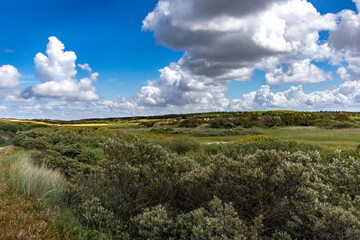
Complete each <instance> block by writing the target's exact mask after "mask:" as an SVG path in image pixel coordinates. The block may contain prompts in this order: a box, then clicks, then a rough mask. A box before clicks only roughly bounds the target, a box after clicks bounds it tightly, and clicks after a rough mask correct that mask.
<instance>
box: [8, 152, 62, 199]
mask: <svg viewBox="0 0 360 240" xmlns="http://www.w3.org/2000/svg"><path fill="white" fill-rule="evenodd" d="M1 169H2V172H3V173H4V174H3V175H2V176H1V177H2V178H3V179H2V180H3V181H6V182H7V183H8V185H9V186H10V187H11V188H12V189H14V190H16V191H18V192H20V193H22V194H25V195H26V196H29V197H32V198H36V199H39V200H41V201H44V202H46V203H49V204H57V203H60V202H61V201H62V200H63V198H64V196H65V193H66V190H67V183H66V181H65V179H64V178H63V176H62V175H61V174H60V173H59V172H58V171H54V170H50V169H48V168H46V167H44V166H35V165H34V164H33V163H32V161H31V159H30V157H29V156H28V155H27V154H26V153H24V152H19V153H15V154H13V155H10V156H8V157H6V158H5V159H4V160H3V161H2V162H1Z"/></svg>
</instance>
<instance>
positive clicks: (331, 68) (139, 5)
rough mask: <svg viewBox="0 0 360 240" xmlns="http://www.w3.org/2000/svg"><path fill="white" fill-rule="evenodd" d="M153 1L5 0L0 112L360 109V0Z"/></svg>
mask: <svg viewBox="0 0 360 240" xmlns="http://www.w3.org/2000/svg"><path fill="white" fill-rule="evenodd" d="M158 2H159V1H158V0H133V1H116V0H101V1H100V0H86V1H85V0H72V1H68V0H62V1H58V0H53V1H45V0H33V1H25V0H3V1H2V2H1V6H2V7H1V14H0V21H1V22H2V23H3V24H2V26H1V27H0V67H1V68H0V117H17V118H61V119H78V118H87V117H110V116H128V115H152V114H166V113H180V112H201V111H218V110H223V111H234V110H239V111H243V110H270V109H295V110H339V109H345V110H350V111H356V110H358V106H359V101H358V100H360V97H359V96H360V93H358V92H357V91H356V88H357V86H360V82H359V81H360V79H359V77H360V70H359V69H360V60H359V59H360V57H359V56H360V54H359V53H360V46H358V44H357V42H358V41H359V40H357V36H360V29H359V28H356V27H354V26H356V23H357V22H356V21H359V22H360V17H359V15H358V11H357V8H356V3H357V4H359V6H360V1H358V0H354V1H351V0H342V1H338V0H311V1H301V0H271V1H263V0H258V1H257V2H258V3H256V4H257V5H255V4H254V6H252V5H251V4H245V3H246V1H238V3H236V4H235V3H234V2H233V1H230V0H225V1H221V0H211V2H213V3H212V5H211V6H217V7H216V8H215V9H211V6H210V4H209V2H207V1H205V0H199V1H197V2H196V1H195V0H186V1H180V0H161V1H160V2H159V4H158ZM242 2H244V4H245V5H244V6H242V5H241V4H242ZM255 2H256V1H255ZM185 3H187V5H186V4H185ZM232 4H233V5H234V6H231V5H232ZM207 5H208V6H207ZM249 5H250V6H249ZM189 6H190V7H189ZM294 6H298V7H297V8H296V7H294ZM237 8H239V10H238V11H236V9H237ZM284 9H285V10H284ZM284 11H285V12H284ZM346 11H347V12H346ZM347 18H348V19H352V20H351V21H354V22H351V23H346V24H345V23H344V24H342V22H343V21H344V20H343V19H347ZM254 19H261V20H259V22H258V21H256V24H254ZM262 19H264V20H262ZM294 19H295V21H294ZM143 21H144V22H143ZM269 21H273V24H271V25H270V24H268V22H269ZM344 22H345V21H344ZM241 24H244V26H246V28H245V27H242V25H241ZM282 24H284V25H283V27H282ZM297 28H298V29H299V30H298V31H299V32H302V33H301V34H297V30H296V29H297ZM244 29H246V31H245V30H244ZM249 29H250V30H249ZM316 34H319V35H318V37H317V38H316V37H315V38H314V36H316ZM304 36H307V37H304ZM49 37H55V38H53V39H52V40H49ZM226 37H228V39H226ZM342 37H343V38H344V39H342ZM237 38H238V39H237ZM247 39H248V40H247ZM309 39H310V40H309ZM349 39H350V40H349ZM242 41H244V42H243V43H242ZM252 41H253V42H252ZM249 42H252V43H249ZM61 44H63V45H64V49H61ZM247 44H248V45H247ZM51 46H53V47H54V48H57V49H58V50H56V54H55V55H54V57H53V59H52V60H51V57H50V55H49V54H47V49H50V48H51ZM59 49H60V50H59ZM229 49H234V51H231V50H229ZM66 51H71V52H73V53H74V54H75V55H76V57H71V56H70V55H68V57H69V58H66V59H65V60H64V56H65V55H66V54H65V55H62V54H63V53H64V52H66ZM248 51H249V52H248ZM38 53H42V55H43V56H44V57H45V59H44V58H41V56H39V55H37V54H38ZM245 53H246V54H245ZM35 56H37V57H35ZM34 58H36V59H37V60H38V61H37V64H36V63H35V61H36V59H35V60H34ZM230 59H231V60H230ZM339 59H340V60H339ZM179 60H180V61H179ZM49 62H50V63H51V62H55V63H54V64H55V65H51V64H50V65H49V64H48V63H49ZM67 63H68V64H70V65H71V66H70V65H68V66H65V64H67ZM85 63H86V64H88V65H89V66H90V67H91V71H87V70H82V69H81V68H80V67H79V66H78V64H85ZM72 65H74V66H73V67H72ZM14 69H15V70H17V71H15V70H14ZM74 69H75V70H76V72H77V74H72V73H71V71H72V70H74ZM159 70H160V71H161V72H159ZM1 71H2V72H3V74H2V73H1ZM94 73H98V74H99V76H97V75H92V74H94ZM340 73H341V74H340ZM81 79H85V80H83V83H82V84H80V82H81ZM357 84H359V85H357ZM64 86H66V87H64ZM344 89H346V92H345V90H344ZM349 89H350V90H349ZM290 95H291V97H290ZM293 96H295V97H293Z"/></svg>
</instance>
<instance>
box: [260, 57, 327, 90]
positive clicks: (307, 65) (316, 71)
mask: <svg viewBox="0 0 360 240" xmlns="http://www.w3.org/2000/svg"><path fill="white" fill-rule="evenodd" d="M329 79H332V76H331V73H326V72H325V71H323V70H322V69H320V68H318V67H317V66H316V65H315V64H312V63H311V60H310V59H304V60H302V61H295V62H293V63H290V64H286V65H284V66H281V67H278V68H275V69H273V70H272V71H271V72H268V73H266V75H265V82H266V83H267V84H269V85H273V86H279V85H281V84H282V83H289V82H291V83H298V84H306V83H319V82H325V81H327V80H329Z"/></svg>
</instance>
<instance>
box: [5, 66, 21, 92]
mask: <svg viewBox="0 0 360 240" xmlns="http://www.w3.org/2000/svg"><path fill="white" fill-rule="evenodd" d="M20 77H21V74H20V73H19V71H18V70H17V68H15V67H14V66H12V65H3V66H1V67H0V89H4V88H14V87H16V86H18V85H19V84H20V81H19V78H20Z"/></svg>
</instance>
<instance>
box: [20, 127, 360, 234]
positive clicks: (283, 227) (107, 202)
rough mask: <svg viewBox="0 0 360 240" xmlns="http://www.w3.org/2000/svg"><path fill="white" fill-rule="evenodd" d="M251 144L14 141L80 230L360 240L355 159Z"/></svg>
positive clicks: (83, 138) (271, 142)
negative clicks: (55, 181)
mask: <svg viewBox="0 0 360 240" xmlns="http://www.w3.org/2000/svg"><path fill="white" fill-rule="evenodd" d="M60 133H61V134H62V135H60ZM37 138H42V139H45V138H46V139H47V140H46V142H47V143H49V148H50V149H41V148H39V147H37V146H41V144H38V142H36V139H37ZM248 140H249V141H246V142H241V143H232V144H212V145H201V144H199V143H197V142H194V141H187V140H184V141H169V142H160V144H161V145H162V146H160V145H159V144H157V142H155V141H151V140H147V139H143V138H139V137H134V136H127V135H124V134H122V133H120V132H115V131H114V132H110V131H108V130H84V129H75V130H62V129H59V130H56V131H54V132H47V131H43V130H41V131H40V130H36V131H35V130H33V131H29V132H25V133H22V134H18V135H17V139H16V143H17V144H18V145H20V146H23V147H27V148H28V149H35V150H32V152H33V156H34V157H35V159H36V162H37V163H38V164H39V166H40V167H41V165H42V164H46V165H47V166H49V167H50V168H51V169H58V170H59V171H61V172H62V173H64V175H65V176H66V177H67V180H68V182H69V183H70V186H71V189H72V190H71V197H72V200H73V202H74V203H76V206H75V208H76V209H77V211H78V213H79V216H80V218H81V219H82V221H83V223H84V224H86V225H87V226H89V228H90V229H94V230H96V231H98V232H102V233H106V234H110V235H111V237H112V238H114V239H360V162H359V159H358V156H357V153H355V152H351V153H350V152H340V151H337V152H330V151H327V150H324V149H322V148H319V147H317V146H313V145H305V144H298V143H291V142H289V143H285V142H280V141H277V140H276V139H264V138H263V137H262V136H257V137H256V138H254V139H253V138H251V139H248ZM25 143H26V144H25ZM81 156H82V157H81ZM83 156H88V158H86V160H84V158H83ZM92 159H94V161H92Z"/></svg>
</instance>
